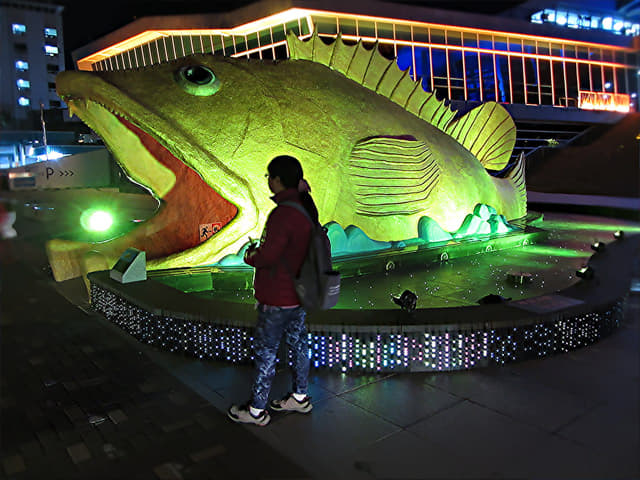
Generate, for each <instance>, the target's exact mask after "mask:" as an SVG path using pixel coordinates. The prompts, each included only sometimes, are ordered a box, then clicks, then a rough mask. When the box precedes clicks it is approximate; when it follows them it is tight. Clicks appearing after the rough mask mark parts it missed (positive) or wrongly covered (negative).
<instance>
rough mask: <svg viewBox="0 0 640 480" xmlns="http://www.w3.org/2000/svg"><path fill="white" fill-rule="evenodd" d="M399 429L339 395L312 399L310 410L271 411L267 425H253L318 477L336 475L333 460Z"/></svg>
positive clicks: (343, 458) (256, 431) (258, 434)
mask: <svg viewBox="0 0 640 480" xmlns="http://www.w3.org/2000/svg"><path fill="white" fill-rule="evenodd" d="M398 430H399V428H398V427H397V426H395V425H393V424H391V423H389V422H387V421H385V420H383V419H381V418H379V417H377V416H376V415H373V414H371V413H369V412H367V411H365V410H363V409H361V408H359V407H357V406H355V405H353V404H351V403H349V402H347V401H346V400H343V399H342V398H340V397H331V398H328V399H325V400H322V401H319V402H315V403H314V407H313V410H312V411H311V413H309V414H298V413H277V412H274V413H273V415H272V416H271V423H270V424H269V425H268V427H266V428H262V429H260V430H255V429H254V431H255V434H256V435H257V436H258V437H259V438H260V439H263V440H265V441H266V442H267V443H269V444H271V445H278V446H279V449H281V451H282V452H283V453H284V454H285V455H287V456H288V457H289V458H294V459H296V460H297V461H299V462H300V463H301V464H302V465H305V466H306V467H308V471H309V472H313V473H314V475H315V476H317V477H318V478H329V476H332V475H335V473H336V468H334V465H332V463H334V462H338V461H342V462H344V461H346V460H347V459H349V458H351V457H352V456H353V453H354V452H356V451H357V450H358V449H359V448H361V447H363V446H365V445H368V444H370V443H371V442H373V441H375V440H376V439H379V438H383V437H385V436H387V435H390V434H392V433H394V432H396V431H398ZM329 439H330V440H329ZM320 452H322V453H321V454H320ZM327 459H331V461H330V462H328V461H327Z"/></svg>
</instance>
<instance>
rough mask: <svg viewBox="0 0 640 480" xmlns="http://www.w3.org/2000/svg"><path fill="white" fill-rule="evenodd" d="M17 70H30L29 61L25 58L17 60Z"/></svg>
mask: <svg viewBox="0 0 640 480" xmlns="http://www.w3.org/2000/svg"><path fill="white" fill-rule="evenodd" d="M16 70H17V71H19V72H24V71H27V70H29V63H28V62H25V61H24V60H16Z"/></svg>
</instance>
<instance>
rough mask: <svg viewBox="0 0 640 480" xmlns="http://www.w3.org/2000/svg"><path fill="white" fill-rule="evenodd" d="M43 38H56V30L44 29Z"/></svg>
mask: <svg viewBox="0 0 640 480" xmlns="http://www.w3.org/2000/svg"><path fill="white" fill-rule="evenodd" d="M44 36H45V37H47V38H56V37H57V36H58V30H56V29H55V28H45V29H44Z"/></svg>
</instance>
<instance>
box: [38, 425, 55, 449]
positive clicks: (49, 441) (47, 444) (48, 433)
mask: <svg viewBox="0 0 640 480" xmlns="http://www.w3.org/2000/svg"><path fill="white" fill-rule="evenodd" d="M36 437H38V441H39V442H40V445H42V447H43V448H44V449H45V451H46V450H48V449H50V448H53V447H55V446H57V445H58V441H59V440H58V435H56V432H54V431H53V430H52V429H50V428H49V429H46V430H38V431H37V432H36Z"/></svg>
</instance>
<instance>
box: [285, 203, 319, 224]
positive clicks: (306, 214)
mask: <svg viewBox="0 0 640 480" xmlns="http://www.w3.org/2000/svg"><path fill="white" fill-rule="evenodd" d="M279 205H287V206H288V207H293V208H295V209H296V210H298V211H299V212H301V213H302V214H303V215H304V216H305V217H307V220H309V221H310V222H311V225H315V222H314V221H313V220H312V219H311V216H310V215H309V212H307V209H306V208H304V207H303V206H302V205H300V204H299V203H297V202H282V203H280V204H279Z"/></svg>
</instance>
